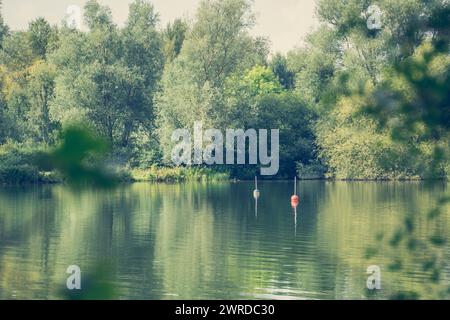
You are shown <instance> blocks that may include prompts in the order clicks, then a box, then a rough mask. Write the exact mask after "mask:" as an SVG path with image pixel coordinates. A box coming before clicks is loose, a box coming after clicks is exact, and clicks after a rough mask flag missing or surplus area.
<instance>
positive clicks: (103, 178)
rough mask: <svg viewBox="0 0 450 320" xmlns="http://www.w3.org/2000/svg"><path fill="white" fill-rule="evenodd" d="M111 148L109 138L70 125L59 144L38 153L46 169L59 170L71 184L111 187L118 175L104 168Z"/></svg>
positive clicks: (41, 164) (39, 160) (42, 165)
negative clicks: (115, 175) (49, 149)
mask: <svg viewBox="0 0 450 320" xmlns="http://www.w3.org/2000/svg"><path fill="white" fill-rule="evenodd" d="M109 150H110V146H109V144H108V143H107V142H106V140H104V139H102V138H100V137H97V136H96V135H95V134H94V133H93V132H91V131H90V130H89V129H86V128H84V127H76V126H73V127H70V128H68V129H66V130H65V131H64V132H63V134H62V141H61V143H60V145H59V146H58V147H56V148H55V149H54V150H53V151H51V152H49V153H43V154H41V155H40V156H39V157H38V160H37V161H38V165H39V166H40V167H41V169H43V170H47V171H51V170H57V171H59V172H60V173H61V174H63V176H64V177H65V180H66V182H67V183H69V184H70V185H72V186H81V185H86V184H90V185H95V186H99V187H111V186H113V185H115V184H116V178H115V177H114V175H113V174H112V173H109V172H107V171H106V170H105V166H104V159H105V156H106V154H107V153H108V151H109Z"/></svg>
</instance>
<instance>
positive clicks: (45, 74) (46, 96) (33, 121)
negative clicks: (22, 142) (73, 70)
mask: <svg viewBox="0 0 450 320" xmlns="http://www.w3.org/2000/svg"><path fill="white" fill-rule="evenodd" d="M55 76H56V69H55V67H54V66H53V65H49V64H47V63H45V62H44V61H43V60H38V61H36V62H35V63H34V64H33V66H31V67H30V68H29V74H28V84H27V91H28V96H29V102H30V111H29V113H28V122H29V126H30V131H31V132H32V134H33V135H32V136H33V137H35V140H36V141H38V142H43V143H45V144H47V145H48V144H50V143H51V142H52V132H53V130H54V129H55V123H54V122H53V121H51V119H50V111H49V104H50V101H51V100H52V98H53V94H54V81H55Z"/></svg>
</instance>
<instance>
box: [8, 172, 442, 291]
mask: <svg viewBox="0 0 450 320" xmlns="http://www.w3.org/2000/svg"><path fill="white" fill-rule="evenodd" d="M253 189H254V187H253V183H251V182H237V183H231V182H217V183H216V182H215V183H186V184H147V183H137V184H130V185H122V186H120V187H118V188H116V189H113V190H96V189H92V188H86V189H83V190H73V189H71V188H69V187H67V186H63V185H44V186H30V187H0V299H60V298H64V297H67V295H66V294H67V292H66V291H67V289H65V288H66V279H67V277H68V276H69V274H67V273H66V269H67V268H68V266H70V265H77V266H79V267H80V269H81V273H82V277H81V279H82V280H81V283H82V290H81V291H83V290H85V291H86V290H89V289H91V290H93V291H92V292H94V291H95V283H96V282H95V281H96V279H102V280H101V281H100V280H99V281H100V282H101V284H100V285H102V284H103V285H105V286H107V287H108V288H110V289H111V291H112V292H114V297H116V298H120V299H386V298H389V297H390V296H391V295H392V294H394V293H396V292H397V291H399V290H400V291H414V292H418V293H419V294H420V298H433V297H435V296H434V294H435V293H433V292H434V291H433V290H434V289H435V288H434V287H432V286H433V283H432V281H430V278H429V276H428V273H427V270H425V268H424V267H423V265H422V264H421V263H422V262H421V260H420V259H421V258H426V256H427V255H428V254H431V251H432V250H431V251H430V250H429V249H426V250H425V249H423V248H422V247H420V246H418V247H417V248H415V249H414V250H409V249H408V248H407V245H404V244H403V243H400V244H397V245H392V239H391V236H392V235H393V234H394V233H395V231H396V230H398V228H399V227H400V226H402V225H403V222H404V221H405V217H411V216H414V217H415V219H416V220H415V221H416V224H415V228H414V231H413V232H414V235H415V236H414V237H415V239H416V240H418V242H420V241H424V240H427V239H429V238H430V237H433V236H434V235H436V234H448V233H449V232H448V231H449V228H450V213H449V210H448V207H447V209H446V208H444V210H443V212H442V215H441V217H440V218H439V219H438V221H437V222H431V221H430V220H429V219H427V214H428V212H429V211H430V210H431V209H432V208H434V206H435V205H436V203H437V200H438V199H439V197H441V196H443V195H444V194H445V192H446V191H447V190H448V186H447V184H445V183H443V182H436V183H432V184H430V183H424V182H327V181H301V182H299V183H298V192H299V195H300V204H299V206H298V207H297V212H294V210H293V209H292V208H291V205H290V196H291V195H292V193H293V182H287V181H278V182H264V181H261V182H260V183H259V189H260V191H261V197H260V199H259V201H258V204H257V210H256V207H255V201H254V199H253V197H252V191H253ZM390 242H391V243H390ZM370 248H372V249H375V250H376V251H377V254H376V255H375V256H371V255H367V252H368V250H369V249H370ZM421 248H422V249H421ZM434 249H436V248H433V250H434ZM436 250H438V251H436V256H437V258H438V259H439V260H440V261H441V262H442V261H444V262H445V261H450V259H449V258H450V245H445V244H444V245H441V246H440V247H439V248H438V249H436ZM433 252H434V251H433ZM399 259H400V260H401V267H399V266H398V263H397V262H399V261H397V260H399ZM396 263H397V268H395V265H396ZM371 265H377V266H379V267H380V270H381V274H380V280H381V289H380V290H368V289H367V288H366V281H367V278H368V276H369V275H368V274H367V268H368V267H369V266H371ZM449 279H450V269H449V268H447V269H444V271H443V273H442V274H441V278H440V280H441V284H442V283H444V285H447V284H449V283H450V282H448V280H449ZM430 286H431V287H430ZM92 288H94V289H92ZM439 288H440V287H439ZM97 289H98V288H97ZM65 290H66V291H65ZM91 297H96V298H106V297H109V296H107V294H106V293H105V290H104V291H102V290H97V291H95V292H94V293H92V295H91Z"/></svg>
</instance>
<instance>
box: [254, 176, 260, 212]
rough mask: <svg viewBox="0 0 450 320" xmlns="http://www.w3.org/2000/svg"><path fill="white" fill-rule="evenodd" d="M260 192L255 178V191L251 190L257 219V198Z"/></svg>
mask: <svg viewBox="0 0 450 320" xmlns="http://www.w3.org/2000/svg"><path fill="white" fill-rule="evenodd" d="M259 196H260V192H259V190H258V177H256V176H255V190H253V198H254V199H255V217H258V198H259Z"/></svg>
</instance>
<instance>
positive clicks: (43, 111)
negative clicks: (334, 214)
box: [0, 0, 450, 181]
mask: <svg viewBox="0 0 450 320" xmlns="http://www.w3.org/2000/svg"><path fill="white" fill-rule="evenodd" d="M372 4H374V3H372V1H362V0H349V1H346V2H345V4H344V2H342V1H339V0H319V1H318V2H317V14H318V17H319V19H320V21H321V24H320V26H319V27H318V28H317V29H316V31H314V32H312V33H311V34H310V35H309V36H308V37H307V39H306V41H305V44H304V45H303V46H302V47H300V48H296V49H294V50H292V51H291V52H289V53H287V54H286V55H283V54H279V53H278V54H274V55H269V49H268V48H269V45H268V40H267V39H264V38H259V37H254V36H252V35H251V33H250V30H251V28H252V27H253V26H254V24H255V16H254V14H253V12H252V7H251V2H250V1H247V0H223V1H219V0H204V1H202V2H201V3H200V5H199V7H198V10H197V13H196V16H195V18H194V19H193V21H189V22H188V21H185V20H182V19H176V20H175V21H174V22H173V23H170V24H168V25H167V26H166V27H165V28H160V26H159V19H158V13H157V12H155V10H154V8H153V6H152V5H151V3H150V2H148V1H145V0H135V1H134V2H133V3H131V4H130V10H129V16H128V20H127V21H126V23H125V25H124V26H123V27H119V26H117V25H116V24H115V23H114V22H113V20H112V15H111V11H110V9H109V8H108V7H105V6H102V5H100V4H99V3H98V2H97V1H96V0H90V1H88V2H87V3H86V5H85V8H84V20H85V25H86V26H87V27H88V30H87V31H78V30H75V29H71V28H69V27H68V26H62V27H57V26H51V25H50V24H49V23H48V22H47V21H46V20H45V19H43V18H38V19H36V20H34V21H31V22H30V23H29V28H28V30H26V31H10V30H9V28H8V27H7V26H6V25H5V24H4V23H3V19H2V18H1V16H0V87H1V90H0V144H5V143H8V144H9V145H14V144H16V145H17V146H23V145H27V146H31V145H33V146H37V147H35V148H36V149H40V148H44V149H45V148H54V147H57V146H58V145H59V144H60V138H61V136H62V135H61V133H62V132H64V131H65V130H66V129H67V128H71V127H72V126H73V125H74V124H82V125H84V126H88V127H90V128H92V129H93V130H94V132H95V133H96V134H98V135H100V136H102V137H103V138H104V139H106V141H107V142H108V144H109V145H110V146H111V150H110V153H109V159H108V163H109V164H111V165H113V166H118V167H120V168H126V169H130V170H132V169H139V170H146V169H148V168H152V167H162V166H163V167H171V166H172V163H171V161H170V156H171V150H172V147H173V142H172V141H171V134H172V132H173V130H174V129H177V128H188V129H190V130H192V129H193V125H194V122H195V121H202V122H203V128H217V129H219V130H225V129H226V128H236V129H248V128H256V129H261V128H264V129H270V128H277V129H280V171H279V174H278V177H287V176H292V175H294V174H295V172H296V170H297V173H298V175H299V176H300V177H302V178H317V177H331V178H338V179H411V178H420V179H421V178H441V177H445V176H448V174H449V167H450V166H449V161H448V158H449V157H448V149H449V148H448V143H449V135H448V129H449V127H448V126H449V122H450V120H449V118H448V115H449V114H450V112H449V109H448V108H449V98H448V94H449V87H448V84H449V83H450V81H449V80H448V76H449V70H450V62H449V56H448V42H445V38H446V37H448V23H447V24H446V21H448V20H449V19H448V18H449V5H448V2H446V1H443V0H432V1H424V0H412V1H411V0H402V1H398V0H380V1H376V4H377V5H378V6H379V7H380V9H381V12H382V15H381V25H380V28H377V29H370V28H368V25H367V21H368V19H370V18H371V17H370V15H371V13H370V12H369V11H368V8H369V6H370V5H372ZM412 114H414V117H411V115H412ZM403 124H404V125H403ZM431 128H432V129H431ZM216 169H217V170H219V172H223V171H227V172H228V173H229V174H230V175H231V177H237V178H250V177H251V176H253V175H254V174H255V173H256V172H257V169H258V168H257V167H256V166H246V167H245V168H244V167H243V166H232V167H229V168H228V167H227V168H216V167H215V168H213V170H216ZM4 180H5V179H4ZM19 180H20V179H19ZM30 180H31V181H35V179H34V178H33V179H30Z"/></svg>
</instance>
